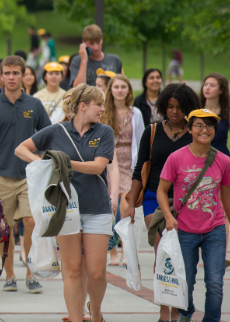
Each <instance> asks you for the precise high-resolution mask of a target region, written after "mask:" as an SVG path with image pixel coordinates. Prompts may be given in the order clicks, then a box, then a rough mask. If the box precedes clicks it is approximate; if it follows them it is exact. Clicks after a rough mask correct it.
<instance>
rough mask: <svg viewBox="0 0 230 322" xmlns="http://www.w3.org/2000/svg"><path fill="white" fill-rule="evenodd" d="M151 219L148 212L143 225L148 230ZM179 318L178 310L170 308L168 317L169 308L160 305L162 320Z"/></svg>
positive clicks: (158, 240)
mask: <svg viewBox="0 0 230 322" xmlns="http://www.w3.org/2000/svg"><path fill="white" fill-rule="evenodd" d="M152 219H153V214H149V215H148V216H146V217H145V225H146V228H147V230H149V227H150V224H151V221H152ZM160 239H161V237H160V235H159V234H158V233H157V236H156V239H155V244H154V251H155V263H154V271H155V266H156V257H157V247H158V244H159V242H160ZM178 318H179V312H178V310H177V309H176V308H172V309H171V318H170V309H169V307H168V306H165V305H161V308H160V319H161V320H163V321H167V320H170V319H171V320H177V319H178Z"/></svg>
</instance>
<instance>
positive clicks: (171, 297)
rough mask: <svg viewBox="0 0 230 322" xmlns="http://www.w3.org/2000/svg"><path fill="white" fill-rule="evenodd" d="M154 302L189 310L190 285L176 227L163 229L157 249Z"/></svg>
mask: <svg viewBox="0 0 230 322" xmlns="http://www.w3.org/2000/svg"><path fill="white" fill-rule="evenodd" d="M154 302H155V303H156V304H162V305H167V306H172V307H176V308H180V309H183V310H187V308H188V287H187V282H186V274H185V267H184V260H183V256H182V253H181V248H180V243H179V240H178V235H177V232H176V230H175V229H173V230H169V231H167V230H166V229H165V230H164V231H163V235H162V238H161V240H160V243H159V245H158V249H157V258H156V269H155V274H154Z"/></svg>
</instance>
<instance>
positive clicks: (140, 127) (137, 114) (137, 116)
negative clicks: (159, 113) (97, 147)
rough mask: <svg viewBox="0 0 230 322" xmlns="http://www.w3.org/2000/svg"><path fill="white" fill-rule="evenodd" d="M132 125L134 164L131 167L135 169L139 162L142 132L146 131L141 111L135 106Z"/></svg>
mask: <svg viewBox="0 0 230 322" xmlns="http://www.w3.org/2000/svg"><path fill="white" fill-rule="evenodd" d="M132 127H133V136H132V165H131V169H132V170H134V167H135V165H136V163H137V155H138V150H139V145H140V140H141V136H142V133H143V132H144V129H145V126H144V121H143V117H142V114H141V111H140V110H139V109H138V108H136V107H135V106H134V107H133V117H132Z"/></svg>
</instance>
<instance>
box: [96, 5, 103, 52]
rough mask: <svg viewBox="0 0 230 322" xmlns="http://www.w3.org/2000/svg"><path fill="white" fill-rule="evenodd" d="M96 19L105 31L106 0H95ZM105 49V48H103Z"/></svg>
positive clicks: (97, 23)
mask: <svg viewBox="0 0 230 322" xmlns="http://www.w3.org/2000/svg"><path fill="white" fill-rule="evenodd" d="M94 7H95V11H94V21H95V24H96V25H98V26H99V27H100V28H101V30H102V32H103V31H104V0H94ZM102 50H103V48H102Z"/></svg>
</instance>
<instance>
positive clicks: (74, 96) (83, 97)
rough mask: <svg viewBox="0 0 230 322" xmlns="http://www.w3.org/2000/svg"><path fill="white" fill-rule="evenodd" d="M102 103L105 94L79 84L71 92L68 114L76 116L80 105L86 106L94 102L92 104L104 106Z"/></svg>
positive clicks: (94, 88) (92, 87)
mask: <svg viewBox="0 0 230 322" xmlns="http://www.w3.org/2000/svg"><path fill="white" fill-rule="evenodd" d="M79 98H80V100H79ZM67 101H68V99H67ZM104 101H105V94H104V93H103V92H102V90H101V89H100V88H97V87H94V86H88V85H87V84H79V85H78V86H77V87H75V88H73V91H72V92H71V96H70V98H69V105H68V107H69V111H70V113H74V114H75V115H76V114H77V112H78V107H79V104H80V103H84V104H86V105H88V104H90V103H91V102H94V104H104Z"/></svg>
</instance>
